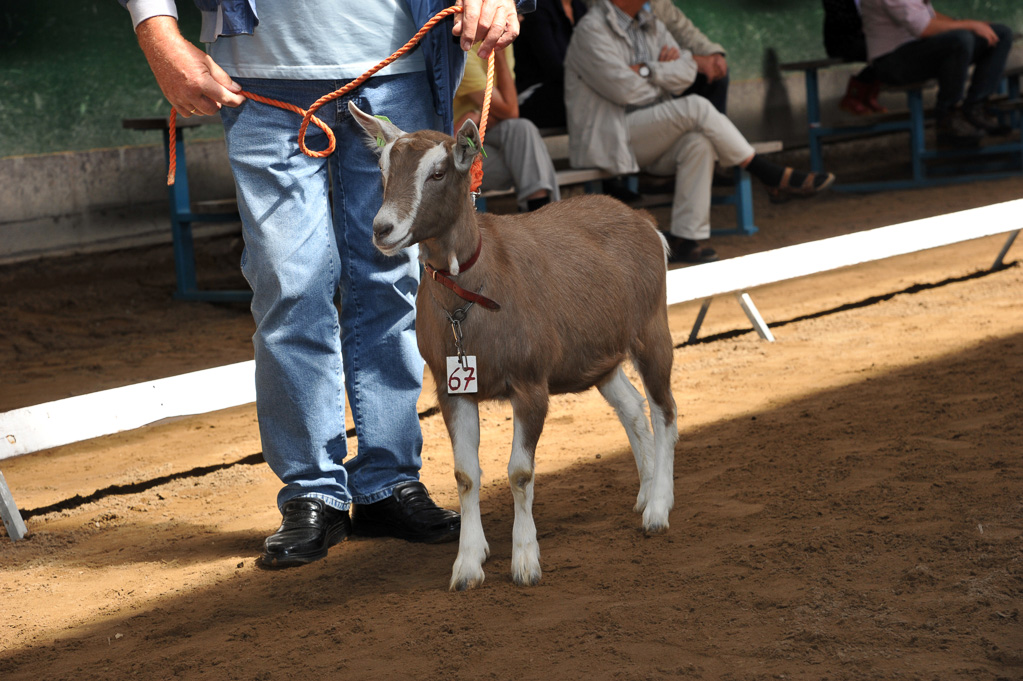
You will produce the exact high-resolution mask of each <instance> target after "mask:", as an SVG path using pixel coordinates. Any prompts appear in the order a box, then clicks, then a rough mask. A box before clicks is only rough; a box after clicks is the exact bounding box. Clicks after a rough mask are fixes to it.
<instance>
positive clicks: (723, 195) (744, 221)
mask: <svg viewBox="0 0 1023 681" xmlns="http://www.w3.org/2000/svg"><path fill="white" fill-rule="evenodd" d="M540 135H541V136H542V137H543V140H544V143H545V144H546V145H547V150H548V152H549V153H550V156H551V159H552V160H554V161H563V160H566V159H567V156H568V133H567V131H566V129H565V128H545V129H541V130H540ZM753 148H754V149H755V150H756V152H757V153H758V154H770V153H776V152H779V151H781V150H782V143H781V141H770V142H758V143H754V144H753ZM556 172H557V180H558V187H559V188H564V187H569V186H573V185H580V184H581V185H583V186H584V187H585V191H586V192H587V193H590V194H596V193H602V192H603V186H602V185H603V181H604V180H608V179H611V178H612V177H614V176H613V175H612V174H611V173H609V172H607V171H605V170H601V169H599V168H566V169H562V170H558V171H556ZM628 185H629V188H630V189H631V190H632V191H635V192H636V193H639V180H638V178H637V177H636V176H632V177H630V178H628ZM514 193H515V190H514V189H500V190H491V191H489V192H483V193H482V194H480V196H479V197H477V199H476V210H478V211H479V212H481V213H483V212H486V210H487V199H488V198H496V197H499V196H509V195H512V194H514ZM672 196H673V192H671V193H667V194H665V193H654V194H648V195H644V196H643V198H642V199H641V200H640V201H638V202H637V203H635V204H633V205H635V206H636V207H637V208H650V207H654V206H662V205H666V204H670V203H671V201H672ZM711 202H712V203H713V204H714V205H727V206H734V207H735V226H734V227H726V228H721V229H715V230H714V234H715V235H718V236H725V235H730V234H744V235H749V234H754V233H756V231H757V226H756V225H755V224H754V221H753V187H752V182H751V181H750V176H749V173H747V172H746V171H745V170H743V169H742V168H738V167H737V168H736V169H735V182H734V187H733V188H730V189H729V191H727V192H720V191H719V192H717V193H715V194H714V196H713V198H712V199H711Z"/></svg>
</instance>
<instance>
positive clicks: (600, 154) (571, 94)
mask: <svg viewBox="0 0 1023 681" xmlns="http://www.w3.org/2000/svg"><path fill="white" fill-rule="evenodd" d="M615 11H616V10H615V8H614V6H612V5H611V3H610V2H608V0H600V1H599V2H598V3H596V4H595V5H594V6H593V7H592V9H591V10H590V11H589V12H587V13H586V15H585V16H583V18H582V19H580V20H579V22H578V23H577V24H576V26H575V30H574V31H573V32H572V41H571V42H570V43H569V45H568V53H567V54H566V55H565V108H566V110H567V113H568V153H569V162H570V163H571V165H572V166H574V167H576V168H592V167H597V168H601V169H603V170H606V171H608V172H611V173H614V174H616V175H622V174H627V173H634V172H637V171H638V170H639V167H638V165H637V163H636V156H635V154H634V153H633V152H632V147H631V146H630V144H629V129H628V126H627V125H626V122H625V116H626V113H627V112H628V111H629V110H632V109H635V108H643V107H646V106H651V105H653V104H657V103H658V102H661V101H666V100H667V99H669V98H671V96H672V95H677V94H680V93H682V92H683V91H684V90H686V89H687V88H688V87H689V86H690V85H692V84H693V81H694V80H696V62H695V61H694V60H693V56H692V54H691V53H690V52H689V51H688V50H682V56H681V58H680V59H677V60H675V61H669V62H651V63H649V64H648V66H649V67H650V77H649V78H643V77H642V76H640V75H638V74H637V73H636V72H635V71H633V70H632V69H631V68H629V66H630V65H631V63H632V60H633V56H632V55H633V50H632V44H631V43H630V42H629V38H628V37H627V36H626V34H625V32H624V31H623V30H622V28H621V26H619V25H618V23H617V20H616V19H615V18H614V14H613V13H614V12H615ZM639 17H640V19H641V23H642V25H643V35H644V36H645V38H646V41H647V43H648V45H649V52H650V54H652V55H657V54H659V53H660V51H661V48H662V47H664V46H669V47H675V48H678V44H677V43H676V42H675V39H674V38H672V37H671V34H670V33H668V29H667V28H666V27H665V25H664V24H663V23H662V22H661V21H659V20H657V19H656V18H655V17H654V16H653V15H651V14H650V13H649V12H647V11H646V10H645V9H644V10H640V14H639ZM679 49H680V48H679Z"/></svg>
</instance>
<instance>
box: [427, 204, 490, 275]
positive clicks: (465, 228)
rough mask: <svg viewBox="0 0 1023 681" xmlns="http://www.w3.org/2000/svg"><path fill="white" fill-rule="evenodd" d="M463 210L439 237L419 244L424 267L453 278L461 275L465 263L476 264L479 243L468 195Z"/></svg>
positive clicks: (474, 215)
mask: <svg viewBox="0 0 1023 681" xmlns="http://www.w3.org/2000/svg"><path fill="white" fill-rule="evenodd" d="M463 206H464V207H463V210H461V211H460V212H459V214H458V215H456V216H455V217H454V219H453V220H452V221H451V223H450V227H448V228H447V229H446V230H444V232H443V233H442V234H439V235H437V236H435V237H431V238H428V239H424V240H423V241H422V242H420V244H419V255H420V260H422V262H423V264H424V265H426V266H428V267H431V268H433V269H434V270H436V271H438V272H443V273H445V274H448V275H450V276H452V277H457V276H458V275H459V274H461V272H462V271H463V269H466V263H469V264H470V265H471V264H472V263H475V261H476V259H477V257H478V255H479V252H480V244H481V242H482V235H481V232H480V228H479V225H478V224H477V222H476V209H475V207H474V206H473V202H472V198H471V196H468V193H467V194H466V198H465V199H464V201H463Z"/></svg>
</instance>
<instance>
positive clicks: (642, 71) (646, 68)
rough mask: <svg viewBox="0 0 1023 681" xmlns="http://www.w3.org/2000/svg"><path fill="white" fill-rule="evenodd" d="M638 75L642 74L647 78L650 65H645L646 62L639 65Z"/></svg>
mask: <svg viewBox="0 0 1023 681" xmlns="http://www.w3.org/2000/svg"><path fill="white" fill-rule="evenodd" d="M639 75H641V76H643V77H644V78H649V77H650V67H649V66H647V65H646V64H643V65H642V66H640V67H639Z"/></svg>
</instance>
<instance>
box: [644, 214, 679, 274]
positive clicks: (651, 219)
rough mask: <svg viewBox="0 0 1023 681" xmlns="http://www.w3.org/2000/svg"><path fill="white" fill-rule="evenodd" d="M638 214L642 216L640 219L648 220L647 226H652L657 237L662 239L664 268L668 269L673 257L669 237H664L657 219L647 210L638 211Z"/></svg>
mask: <svg viewBox="0 0 1023 681" xmlns="http://www.w3.org/2000/svg"><path fill="white" fill-rule="evenodd" d="M636 212H637V213H639V214H640V217H642V218H643V219H644V220H646V222H647V224H648V225H650V227H651V228H652V229H653V230H654V232H656V233H657V236H658V237H659V238H660V240H661V247H662V248H663V249H664V267H665V268H667V267H668V258H669V257H671V246H669V245H668V237H666V236H664V232H662V231H661V230H660V228H659V227H658V226H657V219H656V218H654V216H653V215H651V214H650V213H648V212H647V211H645V210H637V211H636Z"/></svg>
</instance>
